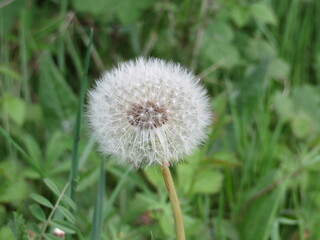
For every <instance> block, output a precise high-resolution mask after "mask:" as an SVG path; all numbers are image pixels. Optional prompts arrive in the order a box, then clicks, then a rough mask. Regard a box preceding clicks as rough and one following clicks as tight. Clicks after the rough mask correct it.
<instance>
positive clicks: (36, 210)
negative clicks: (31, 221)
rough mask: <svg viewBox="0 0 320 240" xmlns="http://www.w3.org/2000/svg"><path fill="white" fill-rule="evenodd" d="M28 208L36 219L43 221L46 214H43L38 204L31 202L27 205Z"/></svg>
mask: <svg viewBox="0 0 320 240" xmlns="http://www.w3.org/2000/svg"><path fill="white" fill-rule="evenodd" d="M29 209H30V211H31V213H32V215H33V216H34V217H36V218H37V219H38V220H40V221H42V222H45V221H46V215H45V214H44V212H43V210H42V208H41V207H40V206H39V205H38V204H32V205H30V206H29Z"/></svg>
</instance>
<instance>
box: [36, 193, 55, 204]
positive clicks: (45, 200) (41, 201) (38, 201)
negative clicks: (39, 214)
mask: <svg viewBox="0 0 320 240" xmlns="http://www.w3.org/2000/svg"><path fill="white" fill-rule="evenodd" d="M31 198H32V199H33V200H35V201H36V202H37V203H40V204H41V205H44V206H46V207H48V208H53V205H52V203H51V202H50V201H49V200H48V199H46V198H44V197H42V196H40V195H39V194H36V193H32V194H31Z"/></svg>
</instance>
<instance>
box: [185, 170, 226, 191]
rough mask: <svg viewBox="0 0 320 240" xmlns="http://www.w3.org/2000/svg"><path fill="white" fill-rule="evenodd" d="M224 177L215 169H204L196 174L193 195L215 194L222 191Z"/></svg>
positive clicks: (192, 189)
mask: <svg viewBox="0 0 320 240" xmlns="http://www.w3.org/2000/svg"><path fill="white" fill-rule="evenodd" d="M222 180H223V176H222V174H221V173H220V172H218V171H217V170H214V169H203V170H199V171H197V172H196V174H195V175H194V182H193V185H192V188H191V192H192V193H203V194H213V193H217V192H219V191H220V188H221V185H222Z"/></svg>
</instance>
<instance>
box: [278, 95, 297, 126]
mask: <svg viewBox="0 0 320 240" xmlns="http://www.w3.org/2000/svg"><path fill="white" fill-rule="evenodd" d="M273 106H274V108H275V110H276V112H277V114H278V115H279V116H280V118H281V119H282V120H283V121H288V120H290V119H292V118H294V116H295V114H296V109H295V108H294V105H293V102H292V100H291V99H290V98H289V97H288V96H287V95H284V94H282V93H280V92H276V93H275V94H274V96H273Z"/></svg>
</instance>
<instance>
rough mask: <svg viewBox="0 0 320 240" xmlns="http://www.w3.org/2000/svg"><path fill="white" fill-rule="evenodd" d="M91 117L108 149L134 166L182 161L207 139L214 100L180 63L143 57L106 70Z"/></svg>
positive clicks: (90, 108)
mask: <svg viewBox="0 0 320 240" xmlns="http://www.w3.org/2000/svg"><path fill="white" fill-rule="evenodd" d="M87 107H88V109H87V117H88V120H89V124H90V127H91V130H92V131H91V132H92V134H93V136H94V137H95V138H96V140H97V142H98V143H99V147H100V150H101V152H102V153H104V154H108V155H109V154H110V155H113V156H115V158H116V161H117V162H118V163H119V164H127V165H131V166H132V167H135V168H136V167H140V166H141V165H144V166H150V165H152V164H160V165H162V164H170V163H175V162H178V161H179V160H181V159H182V158H183V156H185V155H189V154H191V153H192V151H193V150H194V149H195V148H196V147H197V146H198V145H199V144H200V143H201V142H202V141H204V140H205V138H206V136H207V133H206V132H207V127H208V125H209V124H210V122H211V112H210V106H209V99H208V97H207V93H206V90H205V89H204V88H203V87H202V86H201V85H200V84H199V79H198V78H197V77H196V76H195V75H194V74H193V73H191V72H190V71H188V70H187V69H185V68H183V67H182V66H181V65H179V64H175V63H172V62H166V61H164V60H161V59H156V58H148V59H145V58H138V59H136V60H131V61H128V62H124V63H120V64H119V65H118V66H117V67H116V68H114V69H112V70H111V71H108V72H105V73H104V74H103V75H102V76H101V77H100V79H98V80H97V81H96V84H95V86H94V88H93V89H91V90H90V91H89V101H88V106H87Z"/></svg>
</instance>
